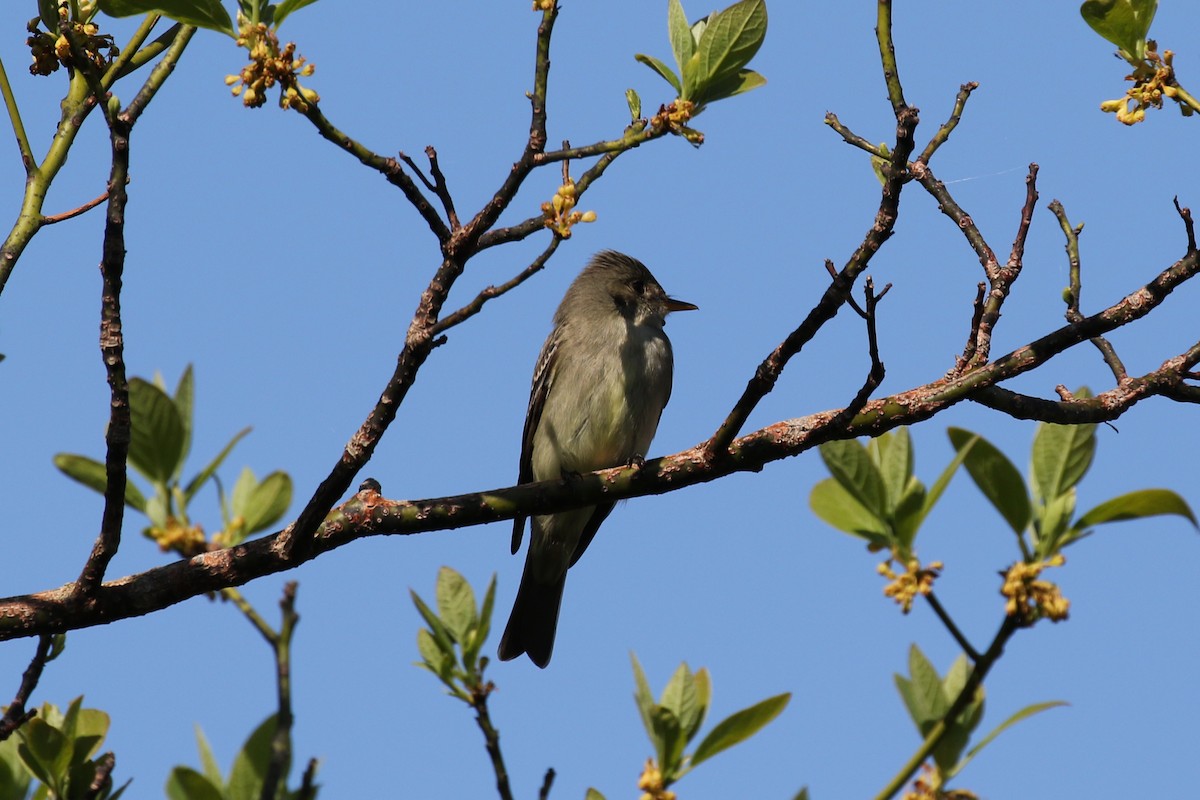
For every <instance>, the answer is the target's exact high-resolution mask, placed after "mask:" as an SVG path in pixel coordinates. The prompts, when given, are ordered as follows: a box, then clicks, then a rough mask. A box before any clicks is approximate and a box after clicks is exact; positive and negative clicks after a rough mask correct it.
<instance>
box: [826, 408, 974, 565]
mask: <svg viewBox="0 0 1200 800" xmlns="http://www.w3.org/2000/svg"><path fill="white" fill-rule="evenodd" d="M820 453H821V459H822V460H823V461H824V462H825V466H826V467H827V468H828V469H829V472H830V474H831V475H832V476H833V477H832V478H826V479H825V480H823V481H821V482H819V483H818V484H817V485H816V486H814V487H813V489H812V492H811V493H810V495H809V505H810V506H811V507H812V510H813V512H814V513H815V514H816V515H817V516H818V517H820V518H821V519H822V520H824V521H825V522H826V523H828V524H829V525H832V526H833V527H835V528H837V529H838V530H840V531H845V532H846V533H849V534H852V535H854V536H859V537H861V538H863V539H866V540H867V542H868V543H869V544H870V546H871V547H872V548H875V549H893V550H895V551H896V552H897V553H898V554H899V555H900V556H901V557H902V558H903V559H907V558H908V557H909V555H910V554H911V551H912V547H913V542H914V540H915V539H916V535H917V530H918V529H919V528H920V527H921V523H922V522H924V521H925V518H926V517H927V516H928V515H929V512H930V510H932V509H933V506H934V505H935V504H936V503H937V501H938V500H939V499H940V498H941V496H942V493H943V492H944V491H945V490H946V487H947V486H948V485H949V483H950V479H951V478H953V477H954V473H955V471H956V470H957V469H958V467H959V465H960V464H961V463H962V457H961V456H960V457H956V458H955V459H953V460H952V461H951V462H950V464H949V465H948V466H947V467H946V468H945V469H944V470H942V474H941V475H939V476H938V478H937V480H936V481H934V484H933V486H932V487H931V488H930V489H929V490H926V488H925V484H923V483H922V482H921V481H920V480H918V479H917V478H916V476H915V475H914V474H913V463H914V456H913V447H912V440H911V438H910V437H909V434H908V429H907V428H900V429H898V430H896V431H894V432H889V433H884V434H882V435H880V436H878V437H876V438H874V439H872V440H870V441H869V442H868V443H867V445H866V447H864V446H863V445H861V444H859V442H858V441H857V440H854V439H847V440H844V441H835V442H827V443H825V444H823V445H821V447H820Z"/></svg>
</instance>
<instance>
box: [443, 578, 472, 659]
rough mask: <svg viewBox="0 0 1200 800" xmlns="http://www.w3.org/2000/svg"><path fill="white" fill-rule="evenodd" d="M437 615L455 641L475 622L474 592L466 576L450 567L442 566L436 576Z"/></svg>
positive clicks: (464, 634)
mask: <svg viewBox="0 0 1200 800" xmlns="http://www.w3.org/2000/svg"><path fill="white" fill-rule="evenodd" d="M436 595H437V605H438V616H439V617H440V618H441V620H442V622H444V623H445V624H446V628H447V629H448V630H449V631H450V634H451V635H452V636H453V637H454V640H455V641H456V642H462V641H463V640H464V639H465V638H466V635H467V631H468V630H469V629H470V628H471V627H473V626H474V624H475V592H473V591H472V590H471V584H469V583H467V580H466V578H464V577H463V576H462V575H460V574H458V573H457V572H455V571H454V570H452V569H451V568H450V567H442V568H441V569H439V570H438V576H437V590H436Z"/></svg>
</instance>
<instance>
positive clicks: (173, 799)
mask: <svg viewBox="0 0 1200 800" xmlns="http://www.w3.org/2000/svg"><path fill="white" fill-rule="evenodd" d="M166 792H167V797H168V798H169V800H224V796H223V795H222V794H221V789H220V787H218V786H214V785H213V783H212V781H210V780H209V779H208V778H206V777H205V776H203V775H201V774H200V773H199V772H197V771H196V770H194V769H192V768H191V767H183V766H180V767H175V769H173V770H171V774H170V775H169V776H168V777H167V786H166Z"/></svg>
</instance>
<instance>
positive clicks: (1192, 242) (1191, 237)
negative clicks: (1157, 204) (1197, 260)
mask: <svg viewBox="0 0 1200 800" xmlns="http://www.w3.org/2000/svg"><path fill="white" fill-rule="evenodd" d="M1173 202H1174V203H1175V211H1176V213H1178V214H1179V218H1180V219H1181V220H1183V227H1184V229H1185V230H1186V231H1187V242H1188V249H1187V251H1188V252H1189V253H1194V252H1196V226H1195V224H1194V223H1193V222H1192V210H1191V209H1190V208H1188V207H1186V206H1183V207H1181V206H1180V205H1179V198H1178V197H1176V198H1174V201H1173Z"/></svg>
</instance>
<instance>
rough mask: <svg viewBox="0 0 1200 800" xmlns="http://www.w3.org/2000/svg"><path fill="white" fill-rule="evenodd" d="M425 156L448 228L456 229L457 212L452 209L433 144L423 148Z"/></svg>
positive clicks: (452, 201)
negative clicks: (448, 223)
mask: <svg viewBox="0 0 1200 800" xmlns="http://www.w3.org/2000/svg"><path fill="white" fill-rule="evenodd" d="M425 157H426V158H428V159H429V174H430V175H432V176H433V191H434V193H435V194H436V195H437V196H438V199H439V200H441V201H442V208H443V209H445V211H446V219H447V220H448V221H449V222H450V229H451V230H457V229H458V228H460V227H462V226H461V225H460V224H459V222H458V212H457V211H455V210H454V199H453V198H452V197H451V196H450V187H448V186H447V185H446V176H445V175H443V174H442V168H441V166H440V165H439V164H438V155H437V150H434V149H433V145H430V146H429V147H426V148H425Z"/></svg>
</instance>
